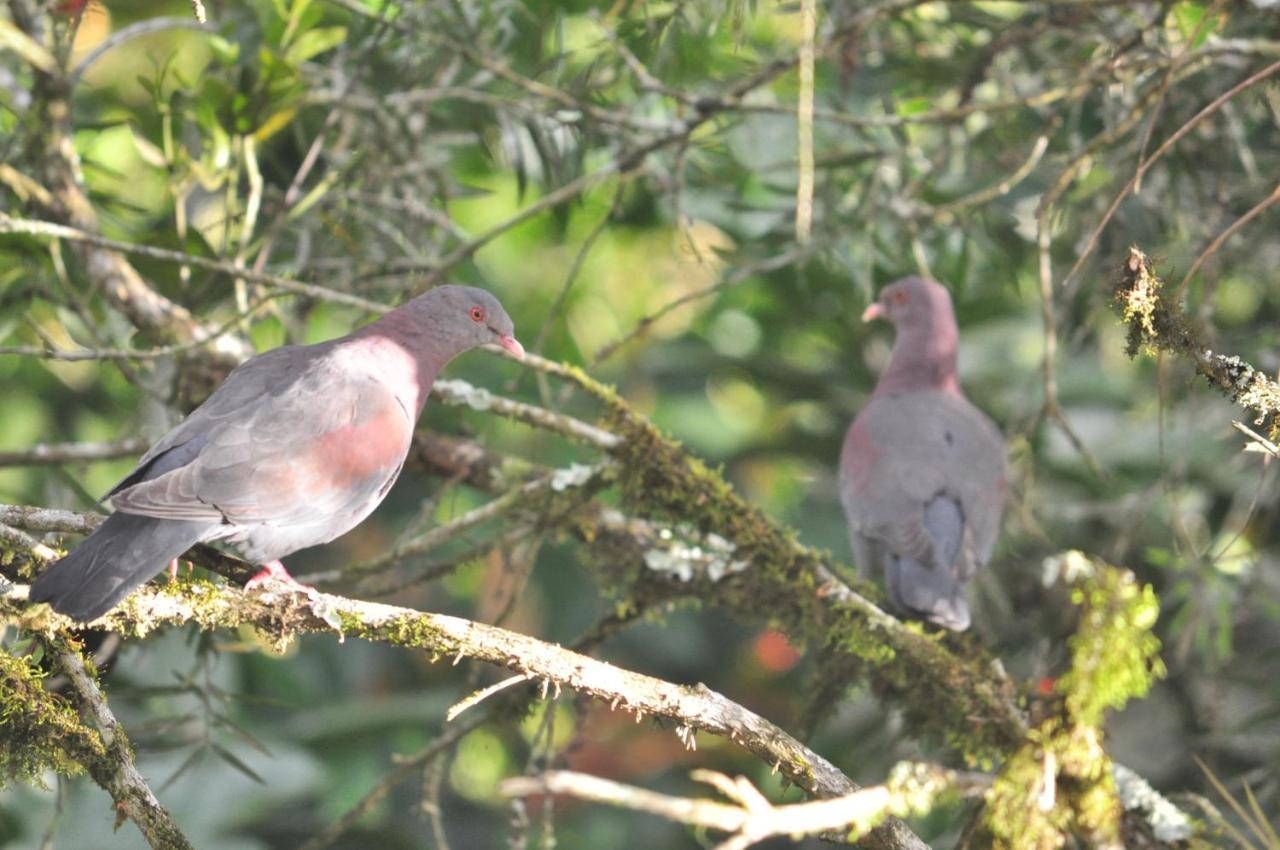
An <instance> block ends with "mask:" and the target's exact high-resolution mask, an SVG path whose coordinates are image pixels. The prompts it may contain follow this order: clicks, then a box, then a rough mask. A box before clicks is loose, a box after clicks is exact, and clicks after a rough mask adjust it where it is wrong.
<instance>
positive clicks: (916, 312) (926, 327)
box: [862, 277, 955, 334]
mask: <svg viewBox="0 0 1280 850" xmlns="http://www.w3.org/2000/svg"><path fill="white" fill-rule="evenodd" d="M872 319H886V320H888V321H890V322H892V323H893V324H894V325H895V326H896V327H897V329H898V333H900V334H901V333H904V332H909V331H911V330H917V329H919V330H922V331H925V332H930V331H933V330H935V329H938V328H941V327H944V326H946V325H947V324H951V325H954V324H955V313H954V312H953V310H952V308H951V296H950V295H949V294H948V293H947V288H946V287H945V286H943V285H942V284H940V283H937V282H936V281H932V280H928V279H927V278H923V277H904V278H903V279H902V280H899V281H896V282H894V283H891V284H889V285H888V286H886V287H885V288H884V289H882V290H880V297H879V299H877V300H876V301H875V303H873V304H872V305H871V306H870V307H868V308H867V309H866V310H865V311H864V312H863V313H862V321H864V322H869V321H871V320H872Z"/></svg>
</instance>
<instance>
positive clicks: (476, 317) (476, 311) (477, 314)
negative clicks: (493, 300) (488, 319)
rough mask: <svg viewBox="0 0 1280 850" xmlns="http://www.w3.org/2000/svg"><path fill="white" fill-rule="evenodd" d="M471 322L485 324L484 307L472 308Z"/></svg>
mask: <svg viewBox="0 0 1280 850" xmlns="http://www.w3.org/2000/svg"><path fill="white" fill-rule="evenodd" d="M471 321H473V322H483V321H484V308H483V307H472V308H471Z"/></svg>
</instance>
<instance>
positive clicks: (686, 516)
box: [526, 357, 1026, 764]
mask: <svg viewBox="0 0 1280 850" xmlns="http://www.w3.org/2000/svg"><path fill="white" fill-rule="evenodd" d="M526 359H527V365H529V366H531V367H533V368H535V369H538V370H540V371H543V372H546V373H548V374H552V375H556V376H558V377H560V378H563V379H565V380H568V381H570V382H572V383H574V384H576V385H577V386H578V387H580V388H582V389H584V390H585V391H586V392H588V393H589V394H590V395H592V396H594V397H595V398H596V399H597V400H598V401H599V402H600V403H601V404H602V405H603V408H604V413H603V416H602V417H601V419H602V421H601V425H602V427H604V429H605V430H607V431H609V432H611V433H613V434H616V435H617V436H619V437H621V438H622V440H621V442H620V443H619V444H618V445H617V446H616V447H614V448H612V449H610V450H609V454H610V455H612V456H613V457H614V458H615V459H616V460H617V461H618V470H619V471H618V479H619V486H620V489H621V491H622V497H623V503H624V506H625V507H626V509H627V511H628V513H629V514H630V515H632V516H634V517H639V518H642V519H645V520H655V521H658V522H662V523H666V524H668V525H675V526H680V525H687V526H691V527H692V528H693V529H694V531H695V533H697V534H699V535H703V536H706V535H711V534H714V535H716V536H717V537H719V538H721V539H723V540H724V541H726V542H727V544H728V552H727V553H726V557H727V558H729V559H731V560H732V561H733V562H734V563H741V564H743V565H744V568H742V569H738V570H734V571H732V572H731V573H730V574H728V575H726V576H724V577H723V578H722V579H721V580H719V581H710V582H707V581H704V582H688V581H686V582H683V585H682V586H680V587H674V588H673V590H674V592H677V593H682V594H688V595H691V596H695V597H696V598H698V599H700V600H702V601H703V602H709V603H712V604H716V605H720V606H722V607H725V608H728V609H730V610H732V611H734V612H735V613H737V614H738V615H739V616H743V617H747V618H750V619H753V620H763V621H765V622H769V623H773V624H775V625H777V626H778V627H779V628H781V629H782V630H783V631H784V632H786V633H787V635H788V636H789V637H790V638H791V639H792V640H794V641H795V642H797V643H801V644H805V645H808V646H810V647H811V648H815V649H816V648H822V649H824V650H826V651H827V652H828V653H830V654H832V655H834V656H835V657H836V658H837V659H841V660H842V661H843V664H842V666H841V668H840V669H842V670H843V671H844V673H845V674H846V675H848V676H850V677H851V678H852V677H863V676H869V678H870V679H871V680H872V682H873V684H874V685H875V686H876V688H877V690H878V692H879V693H880V694H881V695H883V696H885V697H887V698H889V699H891V700H893V701H894V702H895V703H897V704H898V705H899V706H901V707H902V708H903V709H904V710H905V712H906V714H907V717H908V718H909V719H910V720H911V721H912V722H913V723H914V725H915V726H916V727H917V729H919V730H920V731H921V732H926V733H931V734H933V735H935V736H936V737H938V738H940V739H941V740H943V741H945V742H946V743H947V744H948V745H949V746H950V747H951V748H952V749H954V750H955V751H956V752H957V753H959V754H961V755H962V756H963V757H964V758H965V759H966V760H967V761H968V762H970V763H972V764H994V763H996V762H998V761H999V760H1000V759H1002V758H1003V755H1004V753H1006V752H1009V751H1011V750H1013V749H1015V748H1016V747H1017V746H1018V744H1019V743H1020V742H1021V741H1022V737H1023V734H1024V732H1025V729H1026V724H1025V720H1024V718H1023V716H1022V712H1021V711H1020V709H1019V708H1018V706H1017V704H1016V697H1015V693H1014V688H1013V685H1012V683H1011V682H1010V681H1009V680H1008V679H1006V678H1005V677H1004V676H1003V674H1001V673H999V672H998V669H997V667H996V666H995V665H993V664H992V660H991V659H990V658H989V657H988V656H987V655H986V653H985V651H983V650H982V649H980V648H978V647H977V646H976V645H973V644H969V645H968V646H967V647H966V650H965V651H966V655H967V656H968V657H964V656H961V655H959V654H957V653H955V652H952V651H951V650H949V649H948V648H947V647H946V646H945V645H944V644H943V643H942V640H943V638H942V637H939V636H937V635H927V634H925V633H924V632H923V631H922V630H921V628H920V627H919V626H918V625H915V624H907V623H903V622H902V621H900V620H898V619H896V618H895V617H893V616H891V615H890V614H888V613H886V612H885V611H884V610H882V609H881V608H880V607H879V606H878V605H877V604H876V602H875V601H874V600H875V599H877V598H878V596H879V593H878V591H876V590H875V589H873V588H871V587H870V586H866V585H863V584H861V583H857V584H855V583H853V582H851V581H847V580H845V579H843V578H842V577H841V571H840V569H839V568H838V567H837V566H836V564H835V562H834V561H833V560H832V559H831V558H830V557H829V556H828V555H826V554H824V553H820V552H817V551H815V550H813V549H810V548H809V547H807V546H804V545H802V544H801V543H799V542H798V541H797V539H796V535H795V533H794V532H793V531H791V530H790V529H788V528H786V527H785V526H782V525H781V524H779V523H777V522H775V521H774V520H772V519H770V518H769V517H767V516H765V515H764V514H763V513H762V512H761V511H760V510H759V509H758V508H756V507H755V506H753V505H751V504H749V503H748V502H746V501H745V500H744V499H743V498H742V497H741V496H739V495H738V494H737V493H736V492H734V490H733V488H732V487H731V486H730V485H729V484H728V483H727V482H726V481H725V480H724V477H723V476H722V475H721V474H720V473H719V472H718V471H716V470H712V469H710V468H708V467H707V466H706V464H704V463H703V462H702V461H701V460H700V459H698V458H697V457H695V456H693V455H692V454H690V453H689V452H688V451H687V450H686V449H684V448H683V447H682V446H681V445H680V444H679V443H678V442H676V441H675V440H673V439H671V438H669V437H667V436H666V435H664V434H662V433H661V432H659V431H658V429H657V428H656V427H654V426H653V424H652V423H650V422H649V421H648V420H647V419H645V418H644V417H642V416H640V415H639V414H637V413H636V412H635V411H634V410H632V409H631V407H630V406H629V405H628V404H627V403H626V401H624V400H623V399H622V398H621V397H620V396H618V395H617V393H615V392H614V391H613V390H612V389H611V388H610V387H607V386H605V385H603V384H601V383H599V382H598V381H596V380H594V379H592V378H591V377H590V376H588V375H587V374H586V373H585V372H583V371H582V370H581V369H577V368H574V367H571V366H566V365H564V364H560V363H554V362H552V361H548V360H544V359H542V358H538V357H529V358H526ZM639 554H640V557H639V559H638V561H639V563H638V564H637V565H636V566H635V569H636V570H638V571H640V574H641V575H644V576H645V577H646V578H652V575H650V572H651V571H648V570H646V567H647V566H648V564H646V562H645V559H644V558H643V554H644V553H643V552H641V553H639ZM844 572H847V570H846V571H844Z"/></svg>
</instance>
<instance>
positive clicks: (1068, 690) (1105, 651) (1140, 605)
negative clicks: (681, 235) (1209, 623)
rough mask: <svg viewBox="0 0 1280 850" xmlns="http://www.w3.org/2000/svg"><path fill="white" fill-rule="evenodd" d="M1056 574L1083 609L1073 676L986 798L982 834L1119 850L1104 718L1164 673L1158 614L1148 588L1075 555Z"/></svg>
mask: <svg viewBox="0 0 1280 850" xmlns="http://www.w3.org/2000/svg"><path fill="white" fill-rule="evenodd" d="M1059 568H1060V569H1059V571H1060V572H1061V573H1062V574H1064V575H1070V576H1072V579H1071V583H1072V589H1071V597H1072V600H1073V601H1074V602H1075V603H1076V604H1077V605H1078V606H1080V622H1079V626H1078V627H1077V629H1076V633H1075V635H1074V636H1073V637H1072V638H1071V641H1070V643H1071V670H1070V671H1069V672H1068V673H1067V674H1066V675H1064V676H1062V677H1061V678H1060V679H1059V680H1058V682H1057V685H1056V687H1055V690H1056V693H1055V696H1054V697H1053V699H1052V700H1050V701H1049V702H1048V703H1047V704H1046V705H1045V706H1044V707H1043V708H1044V711H1043V712H1041V714H1042V715H1043V719H1042V720H1041V721H1040V722H1039V723H1038V724H1037V725H1036V727H1035V728H1034V729H1032V730H1031V732H1030V733H1029V734H1028V736H1027V740H1026V742H1025V743H1024V744H1023V745H1022V746H1021V747H1020V748H1019V749H1018V750H1017V752H1015V753H1014V754H1013V755H1012V756H1011V757H1010V758H1009V759H1008V760H1007V761H1006V762H1005V764H1004V767H1003V769H1002V770H1001V771H1000V775H999V776H998V777H997V779H996V781H995V783H994V784H993V785H992V788H991V791H990V792H989V793H988V795H987V811H986V817H985V826H986V829H987V830H988V831H989V833H990V838H991V841H990V843H991V845H992V846H993V847H995V848H997V850H1003V848H1008V850H1013V848H1019V850H1021V849H1022V848H1029V849H1030V850H1053V848H1058V847H1061V846H1063V845H1064V844H1065V843H1066V841H1067V837H1068V835H1072V834H1075V835H1079V836H1082V837H1083V838H1084V839H1085V840H1086V841H1087V842H1088V843H1089V845H1090V846H1098V847H1119V846H1121V815H1122V808H1121V805H1120V802H1119V800H1118V798H1117V797H1116V788H1115V780H1114V777H1113V773H1112V766H1111V759H1110V758H1109V757H1108V756H1107V753H1106V750H1105V749H1104V748H1103V743H1102V731H1101V725H1102V721H1103V717H1104V713H1105V711H1106V710H1107V709H1109V708H1119V707H1121V706H1122V705H1124V704H1125V702H1127V701H1128V700H1129V699H1131V698H1134V697H1141V696H1143V695H1145V694H1146V693H1147V691H1148V690H1150V688H1151V685H1152V683H1153V682H1154V681H1155V680H1156V679H1157V678H1159V677H1161V676H1163V675H1164V672H1165V670H1164V665H1163V663H1162V662H1161V661H1160V658H1159V654H1158V653H1159V651H1160V641H1159V640H1158V639H1157V638H1156V637H1155V635H1153V634H1152V633H1151V628H1152V627H1153V626H1154V625H1155V621H1156V616H1157V613H1158V606H1157V603H1156V598H1155V594H1154V592H1153V591H1152V589H1151V588H1150V586H1144V585H1139V584H1138V583H1137V581H1136V580H1135V579H1134V577H1133V574H1132V573H1130V572H1129V571H1128V570H1121V569H1117V568H1115V567H1111V566H1108V565H1106V564H1102V563H1098V562H1094V561H1089V560H1088V559H1086V558H1085V557H1084V556H1083V555H1081V554H1079V553H1077V552H1072V553H1068V554H1067V555H1065V556H1063V557H1062V558H1060V559H1059Z"/></svg>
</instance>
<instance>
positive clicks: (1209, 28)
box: [1170, 0, 1218, 50]
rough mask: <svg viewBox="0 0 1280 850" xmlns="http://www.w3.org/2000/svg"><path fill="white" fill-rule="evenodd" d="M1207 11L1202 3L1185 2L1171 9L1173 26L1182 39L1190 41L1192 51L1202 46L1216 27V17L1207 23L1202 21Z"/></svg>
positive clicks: (1188, 0)
mask: <svg viewBox="0 0 1280 850" xmlns="http://www.w3.org/2000/svg"><path fill="white" fill-rule="evenodd" d="M1207 11H1208V9H1207V8H1206V6H1205V4H1204V3H1198V2H1191V0H1187V1H1186V2H1182V3H1178V4H1177V5H1175V6H1174V7H1173V10H1172V11H1171V12H1170V14H1172V15H1173V22H1174V25H1175V26H1176V27H1177V28H1178V32H1180V33H1182V37H1183V38H1185V39H1187V40H1188V41H1191V39H1193V38H1194V41H1191V45H1190V46H1191V48H1192V49H1193V50H1194V49H1195V48H1197V47H1199V46H1200V45H1202V44H1204V41H1205V39H1207V38H1208V37H1209V35H1210V33H1212V32H1213V31H1214V29H1216V27H1217V23H1218V21H1217V17H1218V16H1217V15H1214V16H1213V17H1211V18H1210V19H1209V20H1208V21H1205V20H1204V16H1205V12H1207Z"/></svg>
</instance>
